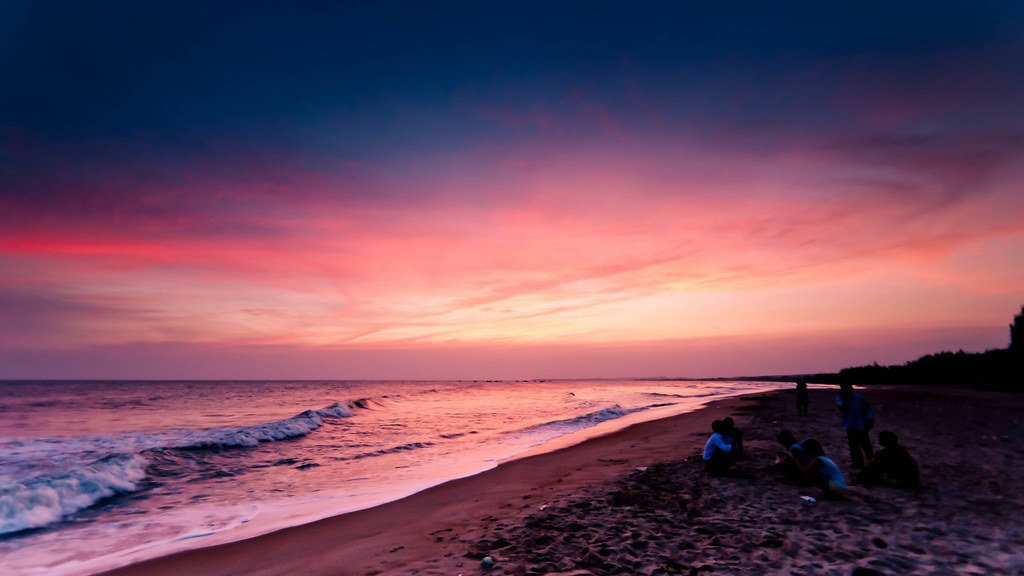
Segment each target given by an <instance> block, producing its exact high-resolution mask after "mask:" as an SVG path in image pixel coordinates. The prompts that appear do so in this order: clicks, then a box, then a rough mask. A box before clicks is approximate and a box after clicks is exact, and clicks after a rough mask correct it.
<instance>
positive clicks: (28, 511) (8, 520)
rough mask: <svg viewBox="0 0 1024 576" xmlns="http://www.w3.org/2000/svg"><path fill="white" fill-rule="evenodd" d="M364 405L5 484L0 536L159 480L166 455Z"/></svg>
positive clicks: (290, 428) (259, 437) (270, 435)
mask: <svg viewBox="0 0 1024 576" xmlns="http://www.w3.org/2000/svg"><path fill="white" fill-rule="evenodd" d="M369 407H370V402H369V401H368V400H365V399H364V400H351V401H348V402H344V403H342V402H336V403H334V404H331V405H330V406H325V407H324V408H321V409H319V410H306V411H304V412H302V413H299V414H296V415H295V416H292V417H291V418H285V419H283V420H278V421H276V422H268V423H264V424H253V425H249V426H240V427H236V428H208V429H205V430H194V431H185V432H183V433H180V435H178V436H177V438H175V439H172V440H170V441H169V442H163V443H158V444H157V445H149V446H146V447H144V448H142V449H141V450H140V451H139V452H137V453H134V454H127V453H117V454H111V455H109V456H105V457H103V458H100V459H98V460H96V461H94V462H92V463H90V464H85V465H81V466H77V467H75V468H71V469H70V470H66V471H63V472H59V473H55V474H46V475H41V476H35V477H33V478H30V479H27V480H10V481H8V482H7V483H6V484H5V485H2V486H0V535H3V534H10V533H14V532H20V531H22V530H29V529H33V528H41V527H43V526H47V525H49V524H53V523H55V522H58V521H60V520H61V519H63V518H64V517H66V516H68V515H70V514H74V513H75V512H78V511H80V510H84V509H86V508H89V507H91V506H93V505H95V504H96V503H97V502H99V501H101V500H103V499H105V498H110V497H113V496H117V495H119V494H128V493H132V492H136V491H138V490H139V489H140V488H141V487H142V486H143V484H144V481H145V480H146V478H147V477H148V476H149V470H150V469H151V468H152V467H153V466H154V465H155V466H156V467H157V468H156V471H155V473H156V474H157V475H158V476H162V475H165V474H166V471H164V470H163V468H164V467H165V466H166V465H167V463H168V462H169V460H168V458H167V457H166V455H165V453H166V451H169V450H171V451H173V450H183V451H192V450H201V449H207V448H246V447H253V446H256V445H258V444H260V443H261V442H275V441H278V440H287V439H289V438H298V437H301V436H305V435H307V434H309V433H310V432H312V431H314V430H316V429H317V428H320V427H321V426H323V425H324V420H325V419H328V420H329V419H337V418H348V417H351V416H354V415H355V413H356V412H357V410H360V409H369ZM164 440H167V439H166V438H164ZM398 449H403V448H402V447H399V448H398ZM405 449H408V448H405Z"/></svg>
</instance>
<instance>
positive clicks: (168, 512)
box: [0, 380, 780, 576]
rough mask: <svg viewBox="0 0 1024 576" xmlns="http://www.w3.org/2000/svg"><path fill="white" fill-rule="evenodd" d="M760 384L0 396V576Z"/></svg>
mask: <svg viewBox="0 0 1024 576" xmlns="http://www.w3.org/2000/svg"><path fill="white" fill-rule="evenodd" d="M778 387H780V385H779V384H776V383H757V382H742V383H739V382H690V381H633V380H592V381H578V380H573V381H544V382H347V381H330V382H327V381H325V382H308V381H301V382H285V381H262V382H260V381H257V382H235V381H223V382H221V381H192V382H148V381H147V382H130V381H117V382H96V381H83V382H72V381H59V382H43V381H32V382H0V566H3V572H4V574H5V575H8V576H18V575H35V574H47V575H54V576H62V575H80V574H91V573H95V572H99V571H102V570H106V569H110V568H114V567H117V566H122V565H125V564H129V563H132V562H136V561H139V560H142V559H145V558H150V557H155V556H160V555H164V554H168V553H170V552H174V551H178V550H183V549H188V548H197V547H202V546H208V545H211V544H215V543H221V542H226V541H230V540H238V539H241V538H246V537H251V536H255V535H258V534H262V533H266V532H269V531H272V530H276V529H280V528H284V527H287V526H294V525H297V524H301V523H305V522H311V521H313V520H317V519H320V518H325V517H328V516H333V515H336V514H341V513H344V512H351V511H354V510H359V509H363V508H368V507H371V506H374V505H377V504H382V503H384V502H389V501H392V500H396V499H399V498H402V497H404V496H407V495H409V494H413V493H415V492H418V491H420V490H423V489H425V488H428V487H430V486H433V485H436V484H439V483H442V482H445V481H447V480H451V479H455V478H459V477H464V476H468V475H472V474H477V473H480V472H482V471H484V470H487V469H490V468H493V467H494V466H496V465H497V464H498V463H500V462H501V461H503V460H508V459H512V458H516V457H520V456H523V455H525V454H528V453H533V452H537V451H546V450H552V449H555V448H557V447H560V446H565V445H569V444H573V443H577V442H580V441H582V440H583V439H585V438H587V437H590V436H594V435H600V434H606V433H608V432H611V431H614V430H617V429H620V428H622V427H624V426H627V425H629V424H632V423H635V422H638V421H642V420H651V419H656V418H663V417H667V416H671V415H675V414H679V413H682V412H688V411H692V410H694V409H696V408H699V407H700V406H702V405H703V404H705V403H707V402H709V401H711V400H716V399H719V398H723V397H726V396H735V395H739V394H746V393H750V392H756V391H762V390H771V389H776V388H778Z"/></svg>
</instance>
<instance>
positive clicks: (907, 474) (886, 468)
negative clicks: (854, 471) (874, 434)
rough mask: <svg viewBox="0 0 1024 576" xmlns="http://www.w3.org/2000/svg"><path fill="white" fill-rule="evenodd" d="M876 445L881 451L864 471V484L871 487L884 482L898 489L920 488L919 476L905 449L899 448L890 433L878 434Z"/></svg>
mask: <svg viewBox="0 0 1024 576" xmlns="http://www.w3.org/2000/svg"><path fill="white" fill-rule="evenodd" d="M878 443H879V444H881V445H882V449H881V450H879V451H878V453H876V454H875V456H874V458H872V459H871V461H869V462H868V465H867V468H865V469H864V482H865V483H866V484H867V485H868V486H871V485H873V484H879V483H881V482H884V481H886V480H889V481H891V482H892V483H894V484H895V485H896V486H898V487H900V488H920V487H921V475H920V471H919V470H918V467H917V461H915V460H914V459H913V458H912V457H911V456H910V453H909V452H907V449H906V448H904V447H903V446H900V444H899V441H898V440H897V439H896V435H895V434H893V433H892V432H879V433H878Z"/></svg>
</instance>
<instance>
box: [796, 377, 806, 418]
mask: <svg viewBox="0 0 1024 576" xmlns="http://www.w3.org/2000/svg"><path fill="white" fill-rule="evenodd" d="M796 413H797V414H799V415H801V416H807V381H806V380H804V379H800V380H797V381H796Z"/></svg>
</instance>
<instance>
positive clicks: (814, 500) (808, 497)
mask: <svg viewBox="0 0 1024 576" xmlns="http://www.w3.org/2000/svg"><path fill="white" fill-rule="evenodd" d="M800 498H802V499H803V500H804V501H805V502H810V503H811V504H814V503H815V502H817V501H818V499H817V498H815V497H814V496H800Z"/></svg>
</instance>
